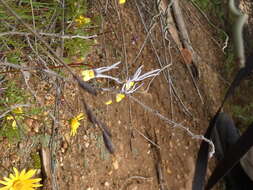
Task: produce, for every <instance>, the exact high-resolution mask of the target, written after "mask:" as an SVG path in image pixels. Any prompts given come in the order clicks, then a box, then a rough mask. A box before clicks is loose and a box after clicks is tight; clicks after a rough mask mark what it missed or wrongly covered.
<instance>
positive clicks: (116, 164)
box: [112, 160, 119, 170]
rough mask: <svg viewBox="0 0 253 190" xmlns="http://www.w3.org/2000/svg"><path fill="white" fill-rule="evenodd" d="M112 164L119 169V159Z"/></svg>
mask: <svg viewBox="0 0 253 190" xmlns="http://www.w3.org/2000/svg"><path fill="white" fill-rule="evenodd" d="M112 165H113V168H114V169H115V170H117V169H119V163H118V161H117V160H115V161H114V162H113V163H112Z"/></svg>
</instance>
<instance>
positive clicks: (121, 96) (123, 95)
mask: <svg viewBox="0 0 253 190" xmlns="http://www.w3.org/2000/svg"><path fill="white" fill-rule="evenodd" d="M123 98H125V94H122V93H119V94H117V95H116V102H120V101H121V100H122V99H123Z"/></svg>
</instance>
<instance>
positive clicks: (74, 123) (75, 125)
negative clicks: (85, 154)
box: [70, 113, 84, 136]
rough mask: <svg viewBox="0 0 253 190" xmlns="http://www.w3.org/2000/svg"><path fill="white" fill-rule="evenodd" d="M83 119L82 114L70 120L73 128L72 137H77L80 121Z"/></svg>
mask: <svg viewBox="0 0 253 190" xmlns="http://www.w3.org/2000/svg"><path fill="white" fill-rule="evenodd" d="M82 119H84V114H83V113H80V114H79V115H77V116H76V117H73V118H72V119H71V120H70V128H71V131H70V136H75V135H76V133H77V129H78V127H79V126H80V122H79V121H80V120H82Z"/></svg>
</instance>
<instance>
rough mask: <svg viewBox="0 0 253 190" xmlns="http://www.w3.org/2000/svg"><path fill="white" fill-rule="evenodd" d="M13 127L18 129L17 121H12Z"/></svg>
mask: <svg viewBox="0 0 253 190" xmlns="http://www.w3.org/2000/svg"><path fill="white" fill-rule="evenodd" d="M11 126H12V128H13V129H16V128H17V122H16V120H13V121H12V124H11Z"/></svg>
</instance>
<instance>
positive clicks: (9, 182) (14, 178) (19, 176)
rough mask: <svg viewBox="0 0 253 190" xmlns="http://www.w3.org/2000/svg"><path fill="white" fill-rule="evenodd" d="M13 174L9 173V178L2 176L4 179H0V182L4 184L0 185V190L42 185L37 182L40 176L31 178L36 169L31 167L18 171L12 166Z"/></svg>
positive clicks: (29, 188) (14, 189)
mask: <svg viewBox="0 0 253 190" xmlns="http://www.w3.org/2000/svg"><path fill="white" fill-rule="evenodd" d="M13 170H14V174H10V175H9V178H7V177H4V181H2V180H0V184H3V185H5V186H4V187H0V190H34V189H35V188H36V187H41V186H42V185H41V184H40V183H38V182H39V181H41V178H35V179H31V177H32V176H34V174H35V173H36V170H34V169H31V170H29V171H28V172H26V171H25V169H24V170H22V171H21V172H19V171H18V170H17V169H16V168H13Z"/></svg>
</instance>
